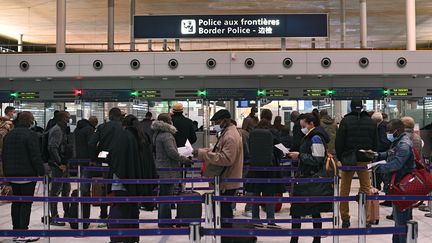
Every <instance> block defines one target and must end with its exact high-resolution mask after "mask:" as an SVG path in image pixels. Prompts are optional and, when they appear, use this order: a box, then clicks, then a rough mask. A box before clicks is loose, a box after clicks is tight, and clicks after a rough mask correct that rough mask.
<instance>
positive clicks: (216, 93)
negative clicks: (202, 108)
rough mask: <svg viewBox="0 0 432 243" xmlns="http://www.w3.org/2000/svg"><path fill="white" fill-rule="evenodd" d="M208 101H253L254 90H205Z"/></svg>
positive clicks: (254, 96)
mask: <svg viewBox="0 0 432 243" xmlns="http://www.w3.org/2000/svg"><path fill="white" fill-rule="evenodd" d="M207 98H208V99H209V100H230V99H234V100H255V99H256V98H257V92H256V89H207Z"/></svg>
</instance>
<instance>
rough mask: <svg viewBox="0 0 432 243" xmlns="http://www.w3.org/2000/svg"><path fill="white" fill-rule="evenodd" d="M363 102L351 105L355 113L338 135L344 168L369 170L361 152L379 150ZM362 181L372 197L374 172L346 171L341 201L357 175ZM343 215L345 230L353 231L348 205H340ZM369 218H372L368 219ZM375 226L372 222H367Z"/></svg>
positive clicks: (361, 187)
mask: <svg viewBox="0 0 432 243" xmlns="http://www.w3.org/2000/svg"><path fill="white" fill-rule="evenodd" d="M362 109H363V102H362V101H361V100H352V101H351V113H349V114H347V115H346V116H345V117H344V118H343V119H342V121H341V122H340V126H339V129H338V132H337V134H336V154H337V157H338V160H339V161H341V163H342V165H346V166H352V165H355V166H366V165H367V164H368V162H370V159H369V158H367V157H366V156H365V155H364V154H362V153H360V152H359V150H361V149H363V150H369V149H371V150H374V151H375V150H376V148H377V141H378V137H377V126H376V124H375V122H373V121H372V119H371V118H370V117H369V115H368V113H367V112H366V111H362ZM356 172H357V175H358V177H359V180H360V192H363V193H366V194H368V193H369V190H370V188H371V179H370V176H371V174H370V172H369V171H367V170H357V171H355V170H349V171H347V170H345V171H342V179H341V188H340V195H341V197H346V196H349V194H350V190H351V182H352V179H353V176H354V173H356ZM340 213H341V218H342V228H349V227H350V215H349V205H348V202H341V203H340ZM368 216H369V215H368ZM367 222H371V220H369V219H368V220H367Z"/></svg>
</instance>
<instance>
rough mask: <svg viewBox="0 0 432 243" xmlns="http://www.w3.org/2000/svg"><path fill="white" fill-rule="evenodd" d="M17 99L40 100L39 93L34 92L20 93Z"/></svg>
mask: <svg viewBox="0 0 432 243" xmlns="http://www.w3.org/2000/svg"><path fill="white" fill-rule="evenodd" d="M17 98H18V99H23V100H27V99H28V100H31V99H39V92H32V91H25V92H18V97H17Z"/></svg>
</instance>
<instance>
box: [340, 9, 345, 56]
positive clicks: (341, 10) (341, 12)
mask: <svg viewBox="0 0 432 243" xmlns="http://www.w3.org/2000/svg"><path fill="white" fill-rule="evenodd" d="M340 25H341V44H340V47H341V48H345V41H346V3H345V0H340Z"/></svg>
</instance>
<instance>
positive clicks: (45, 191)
mask: <svg viewBox="0 0 432 243" xmlns="http://www.w3.org/2000/svg"><path fill="white" fill-rule="evenodd" d="M43 195H44V197H45V198H48V196H49V176H47V175H45V176H44V179H43ZM42 219H43V225H44V230H50V217H49V202H48V201H44V202H43V217H42ZM46 239H47V242H48V243H50V242H51V238H50V237H47V238H46Z"/></svg>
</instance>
